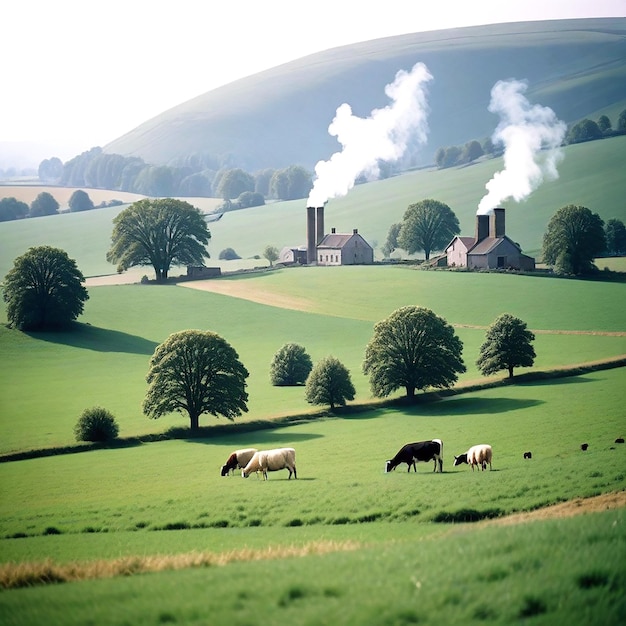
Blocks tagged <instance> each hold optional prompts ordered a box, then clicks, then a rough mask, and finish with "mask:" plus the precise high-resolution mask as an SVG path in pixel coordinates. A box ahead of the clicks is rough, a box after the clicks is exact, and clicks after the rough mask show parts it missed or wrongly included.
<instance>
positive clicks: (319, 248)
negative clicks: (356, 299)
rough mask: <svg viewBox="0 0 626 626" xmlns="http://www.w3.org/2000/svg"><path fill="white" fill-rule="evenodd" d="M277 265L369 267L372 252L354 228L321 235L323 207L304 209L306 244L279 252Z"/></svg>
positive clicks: (372, 257)
mask: <svg viewBox="0 0 626 626" xmlns="http://www.w3.org/2000/svg"><path fill="white" fill-rule="evenodd" d="M278 261H279V263H301V264H307V265H314V264H317V265H371V264H372V263H373V262H374V249H373V248H372V246H370V245H369V243H367V241H365V239H364V238H363V237H362V236H361V235H359V232H358V230H357V229H356V228H355V229H354V230H353V231H352V233H351V234H342V233H337V232H336V231H335V229H334V228H332V229H331V232H330V234H325V233H324V207H317V208H316V207H308V208H307V245H306V246H300V247H297V248H292V247H285V248H283V249H282V250H281V252H280V256H279V259H278Z"/></svg>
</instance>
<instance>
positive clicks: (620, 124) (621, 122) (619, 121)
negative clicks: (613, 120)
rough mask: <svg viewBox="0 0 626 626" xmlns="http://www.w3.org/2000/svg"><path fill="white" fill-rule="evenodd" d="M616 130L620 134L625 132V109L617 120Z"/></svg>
mask: <svg viewBox="0 0 626 626" xmlns="http://www.w3.org/2000/svg"><path fill="white" fill-rule="evenodd" d="M617 130H618V131H619V132H621V133H623V132H626V109H624V110H623V111H622V112H621V113H620V114H619V117H618V118H617Z"/></svg>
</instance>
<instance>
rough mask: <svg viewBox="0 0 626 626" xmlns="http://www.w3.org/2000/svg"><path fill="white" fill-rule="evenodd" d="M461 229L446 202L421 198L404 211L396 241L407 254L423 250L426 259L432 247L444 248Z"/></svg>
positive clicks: (434, 248) (435, 248)
mask: <svg viewBox="0 0 626 626" xmlns="http://www.w3.org/2000/svg"><path fill="white" fill-rule="evenodd" d="M460 232H461V230H460V228H459V220H458V219H457V217H456V215H455V214H454V212H453V211H452V209H451V208H450V207H449V206H448V205H447V204H444V203H443V202H439V201H437V200H422V201H421V202H417V203H415V204H411V205H409V207H408V208H407V210H406V211H405V213H404V217H403V218H402V225H401V227H400V232H399V233H398V245H399V246H400V247H401V248H404V249H405V250H406V251H407V252H408V253H409V254H413V253H415V252H419V251H421V250H423V251H424V255H425V257H426V260H427V261H428V259H430V253H431V252H432V251H433V250H441V249H443V247H444V246H445V245H446V244H448V243H450V240H451V239H452V238H453V237H454V235H458V234H459V233H460Z"/></svg>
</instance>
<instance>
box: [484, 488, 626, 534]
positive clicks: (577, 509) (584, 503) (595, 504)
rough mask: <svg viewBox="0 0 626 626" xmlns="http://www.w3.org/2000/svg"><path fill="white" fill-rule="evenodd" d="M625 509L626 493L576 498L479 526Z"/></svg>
mask: <svg viewBox="0 0 626 626" xmlns="http://www.w3.org/2000/svg"><path fill="white" fill-rule="evenodd" d="M623 507H626V491H617V492H614V493H604V494H602V495H600V496H593V497H591V498H574V500H567V502H560V503H559V504H554V505H552V506H546V507H544V508H542V509H537V510H536V511H528V512H525V513H513V514H512V515H507V516H506V517H500V518H498V519H492V520H484V521H482V522H478V525H481V526H511V525H513V524H523V523H525V522H533V521H536V520H547V519H561V518H565V517H574V516H575V515H584V514H587V513H597V512H599V511H609V510H612V509H621V508H623Z"/></svg>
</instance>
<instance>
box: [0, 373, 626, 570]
mask: <svg viewBox="0 0 626 626" xmlns="http://www.w3.org/2000/svg"><path fill="white" fill-rule="evenodd" d="M624 382H625V377H624V370H623V369H622V368H619V369H614V370H605V371H602V372H596V373H594V374H587V375H584V376H577V377H568V378H562V379H557V380H553V381H551V382H545V383H533V384H530V383H526V384H519V385H511V386H505V387H499V388H495V389H486V390H483V391H477V392H473V393H467V394H461V395H457V396H454V397H450V398H447V399H444V400H441V401H439V402H435V403H431V404H422V405H417V406H415V407H414V408H411V409H404V410H397V409H373V410H369V411H366V412H364V413H358V414H356V415H354V416H346V417H338V418H330V419H329V418H322V419H315V420H312V421H308V422H306V423H301V424H298V425H292V426H286V427H282V428H276V429H272V430H262V431H253V432H248V433H233V434H231V435H222V436H216V437H211V438H209V439H198V440H189V441H184V440H177V441H163V442H154V443H148V444H141V445H136V446H134V447H130V448H122V449H114V450H98V451H92V452H83V453H76V454H68V455H62V456H59V457H46V458H38V459H31V460H23V461H16V462H10V463H2V464H0V484H2V503H1V504H0V537H8V536H12V535H15V534H16V533H23V534H25V535H35V536H37V535H42V534H44V533H45V531H46V528H48V527H54V528H56V529H58V530H59V532H61V533H63V534H66V533H67V534H80V533H85V532H89V530H92V531H95V534H98V536H97V537H95V538H94V539H93V541H94V542H95V544H97V543H98V542H99V541H105V542H110V541H111V539H109V537H108V536H107V535H105V534H104V533H108V534H111V533H117V532H128V531H133V530H141V532H149V531H150V530H155V531H156V530H157V529H160V528H165V527H167V526H168V525H177V524H179V525H181V526H183V527H186V528H193V527H201V528H202V527H206V528H215V527H220V526H228V527H239V528H248V527H252V526H256V525H260V526H262V527H267V526H271V527H292V526H297V525H303V526H307V525H314V526H315V525H322V526H324V525H335V524H352V523H358V522H361V523H363V522H366V521H385V522H393V521H407V520H414V521H417V522H419V521H429V520H432V519H433V517H434V516H435V515H436V514H437V513H440V512H442V511H447V512H454V511H457V510H459V509H463V508H471V509H478V510H485V509H496V510H497V511H498V513H499V514H505V513H511V512H513V511H518V510H528V509H533V508H537V507H539V506H545V505H547V504H551V503H554V502H558V501H561V500H566V499H570V498H573V497H577V496H591V495H596V494H598V493H604V492H607V491H616V490H619V489H624V488H625V487H626V457H625V456H624V455H625V454H626V448H625V447H624V446H623V445H620V444H614V443H613V442H614V440H615V439H616V438H617V437H620V436H622V437H623V436H624V420H623V388H624ZM430 438H441V439H442V440H443V442H444V473H443V474H439V473H437V474H434V475H433V473H432V464H430V463H429V464H420V465H419V468H418V473H417V475H416V474H414V473H411V474H410V475H409V474H408V473H407V472H406V467H404V466H403V467H402V468H399V469H398V470H396V471H395V472H394V473H392V474H385V473H384V471H383V470H384V463H385V460H386V459H387V458H391V457H392V456H393V455H394V454H395V453H396V452H397V450H398V449H399V448H400V447H401V446H402V445H403V444H404V443H406V442H408V441H416V440H421V439H430ZM481 442H482V443H490V444H491V445H492V446H493V449H494V461H493V468H494V469H493V471H491V472H489V471H487V473H481V475H480V476H479V475H478V474H477V473H476V472H474V473H472V472H471V471H470V470H469V468H468V467H467V466H461V467H457V468H453V456H454V455H455V454H457V455H458V454H460V453H462V452H464V451H466V450H467V448H469V447H470V446H471V445H473V444H475V443H481ZM581 443H588V444H589V450H587V452H582V451H581V450H580V444H581ZM248 446H252V447H256V448H273V447H280V446H293V447H295V449H296V453H297V467H298V480H297V481H295V480H293V479H292V480H291V481H288V480H287V472H280V473H274V474H271V475H270V479H269V481H268V482H267V483H264V482H263V481H261V480H258V479H257V478H256V477H254V476H252V477H250V478H249V479H247V480H244V479H242V478H241V477H240V476H235V477H231V478H222V477H221V476H220V475H219V473H220V472H219V469H220V467H221V465H222V464H223V463H224V462H225V460H226V458H227V457H228V455H229V453H230V452H231V451H232V450H233V449H236V448H241V447H248ZM527 450H531V451H532V453H533V459H532V461H531V462H529V461H527V460H524V459H523V453H524V452H525V451H527ZM270 494H271V495H270ZM287 494H288V495H287ZM99 533H103V534H99ZM175 534H176V533H171V535H175ZM171 535H170V533H166V537H167V538H165V539H164V541H166V542H168V541H174V540H173V539H170V538H169V537H170V536H171ZM100 536H102V537H104V539H100V538H99V537H100ZM36 538H37V537H36ZM39 538H40V537H39ZM29 541H30V539H24V540H23V541H22V540H20V541H16V542H15V543H14V547H15V549H17V550H20V549H22V546H27V545H28V542H29ZM52 541H54V539H53V540H52ZM166 545H167V543H166V544H164V546H166ZM3 552H4V554H5V555H7V552H5V551H4V550H3ZM4 558H5V559H6V558H10V557H8V556H5V557H4Z"/></svg>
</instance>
